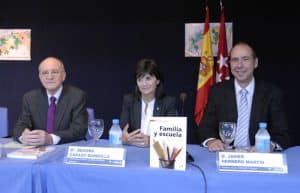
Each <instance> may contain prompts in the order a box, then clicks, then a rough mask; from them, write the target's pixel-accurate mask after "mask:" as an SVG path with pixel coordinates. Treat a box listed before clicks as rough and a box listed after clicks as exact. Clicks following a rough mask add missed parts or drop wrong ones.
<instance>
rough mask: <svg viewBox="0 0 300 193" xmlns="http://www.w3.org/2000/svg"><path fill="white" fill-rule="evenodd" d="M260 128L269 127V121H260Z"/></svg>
mask: <svg viewBox="0 0 300 193" xmlns="http://www.w3.org/2000/svg"><path fill="white" fill-rule="evenodd" d="M259 128H267V123H265V122H260V123H259Z"/></svg>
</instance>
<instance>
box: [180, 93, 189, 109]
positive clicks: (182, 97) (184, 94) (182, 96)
mask: <svg viewBox="0 0 300 193" xmlns="http://www.w3.org/2000/svg"><path fill="white" fill-rule="evenodd" d="M186 98H187V94H186V92H181V93H180V95H179V99H180V101H181V111H180V114H181V115H184V103H185V100H186Z"/></svg>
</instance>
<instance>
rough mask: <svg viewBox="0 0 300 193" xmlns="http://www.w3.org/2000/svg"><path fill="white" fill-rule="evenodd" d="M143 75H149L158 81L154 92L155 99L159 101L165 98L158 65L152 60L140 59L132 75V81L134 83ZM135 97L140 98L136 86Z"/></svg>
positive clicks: (162, 80) (162, 78) (162, 79)
mask: <svg viewBox="0 0 300 193" xmlns="http://www.w3.org/2000/svg"><path fill="white" fill-rule="evenodd" d="M145 74H150V75H151V76H155V77H156V79H157V80H159V84H158V85H157V87H156V90H155V98H158V99H161V98H162V97H164V96H165V91H164V87H163V84H164V77H163V75H162V74H161V72H160V70H159V67H158V65H157V64H156V62H155V61H154V60H153V59H141V60H140V61H138V63H137V65H136V69H135V73H134V80H135V81H136V80H137V79H138V78H140V77H142V76H144V75H145ZM135 95H136V97H138V98H140V97H141V92H140V90H139V88H138V86H137V85H136V86H135Z"/></svg>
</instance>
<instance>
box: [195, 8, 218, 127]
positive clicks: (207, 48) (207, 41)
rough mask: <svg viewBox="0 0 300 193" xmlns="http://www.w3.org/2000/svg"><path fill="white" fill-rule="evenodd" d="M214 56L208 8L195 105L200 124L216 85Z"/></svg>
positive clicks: (196, 118) (197, 120) (197, 121)
mask: <svg viewBox="0 0 300 193" xmlns="http://www.w3.org/2000/svg"><path fill="white" fill-rule="evenodd" d="M213 71H214V56H213V51H212V45H211V37H210V30H209V9H208V6H206V13H205V24H204V32H203V41H202V49H201V60H200V68H199V74H198V86H197V96H196V104H195V113H194V117H195V122H196V124H197V125H199V124H200V121H201V119H202V116H203V113H204V109H205V106H206V103H207V98H208V91H209V88H210V86H211V85H213V83H214V73H213Z"/></svg>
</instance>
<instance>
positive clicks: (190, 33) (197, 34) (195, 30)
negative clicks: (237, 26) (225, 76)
mask: <svg viewBox="0 0 300 193" xmlns="http://www.w3.org/2000/svg"><path fill="white" fill-rule="evenodd" d="M209 27H210V33H211V43H212V49H213V54H214V56H217V54H218V41H219V28H220V23H210V26H209ZM203 30H204V23H186V24H185V51H184V53H185V57H200V55H201V46H202V40H203ZM226 40H227V48H228V51H229V50H230V49H231V47H232V23H226Z"/></svg>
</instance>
